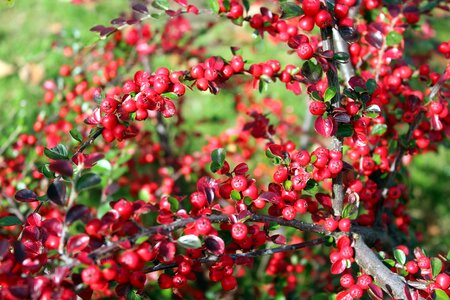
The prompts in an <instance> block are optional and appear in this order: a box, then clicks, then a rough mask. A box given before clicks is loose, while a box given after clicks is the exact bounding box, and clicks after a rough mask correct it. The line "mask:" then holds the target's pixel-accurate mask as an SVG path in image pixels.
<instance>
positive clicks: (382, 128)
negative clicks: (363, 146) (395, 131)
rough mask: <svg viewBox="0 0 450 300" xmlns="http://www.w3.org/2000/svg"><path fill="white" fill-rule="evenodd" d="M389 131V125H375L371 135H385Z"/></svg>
mask: <svg viewBox="0 0 450 300" xmlns="http://www.w3.org/2000/svg"><path fill="white" fill-rule="evenodd" d="M386 131H387V125H386V124H375V125H374V126H373V127H372V130H371V132H370V134H372V135H380V136H381V135H383V134H384V133H385V132H386Z"/></svg>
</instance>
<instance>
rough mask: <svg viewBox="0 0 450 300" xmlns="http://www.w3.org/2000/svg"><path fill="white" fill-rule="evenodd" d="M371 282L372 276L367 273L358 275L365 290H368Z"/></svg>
mask: <svg viewBox="0 0 450 300" xmlns="http://www.w3.org/2000/svg"><path fill="white" fill-rule="evenodd" d="M371 283H372V277H370V276H369V275H367V274H362V275H361V276H359V277H358V285H359V286H360V287H361V288H362V289H364V290H367V289H368V288H369V285H370V284H371Z"/></svg>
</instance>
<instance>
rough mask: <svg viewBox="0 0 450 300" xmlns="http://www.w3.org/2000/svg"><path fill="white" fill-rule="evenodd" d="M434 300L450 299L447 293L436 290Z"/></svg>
mask: <svg viewBox="0 0 450 300" xmlns="http://www.w3.org/2000/svg"><path fill="white" fill-rule="evenodd" d="M434 294H435V297H434V300H449V299H450V298H449V297H448V296H447V293H446V292H445V291H443V290H441V289H435V290H434Z"/></svg>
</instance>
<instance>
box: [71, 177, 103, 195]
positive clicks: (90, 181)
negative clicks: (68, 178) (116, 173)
mask: <svg viewBox="0 0 450 300" xmlns="http://www.w3.org/2000/svg"><path fill="white" fill-rule="evenodd" d="M101 181H102V179H101V178H100V176H98V175H97V174H95V173H86V174H83V175H82V176H81V177H80V178H78V180H77V182H76V183H75V189H76V190H77V192H80V191H82V190H87V189H90V188H92V187H94V186H96V185H98V184H99V183H100V182H101Z"/></svg>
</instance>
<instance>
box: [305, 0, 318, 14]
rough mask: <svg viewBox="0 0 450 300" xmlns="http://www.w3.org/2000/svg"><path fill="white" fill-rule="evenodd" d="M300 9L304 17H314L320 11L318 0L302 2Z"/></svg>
mask: <svg viewBox="0 0 450 300" xmlns="http://www.w3.org/2000/svg"><path fill="white" fill-rule="evenodd" d="M302 9H303V12H304V13H305V15H307V16H312V17H314V16H315V15H317V13H318V12H319V11H320V0H304V1H303V3H302Z"/></svg>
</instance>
